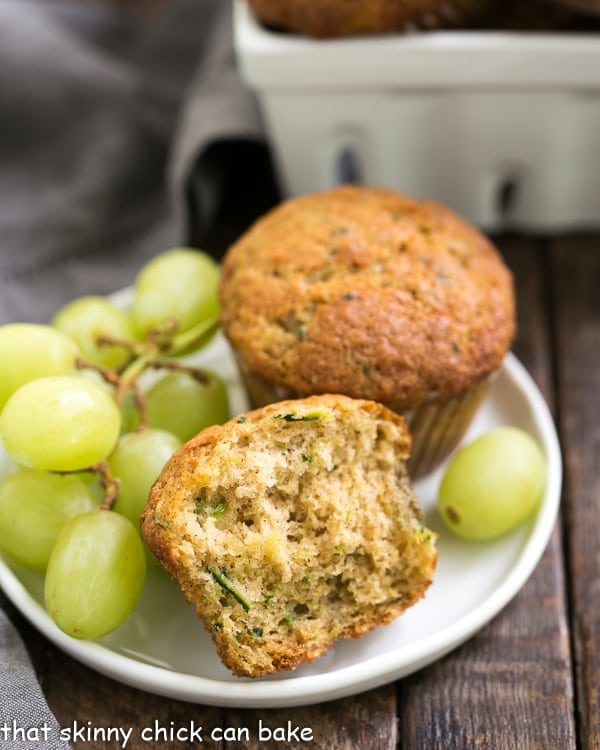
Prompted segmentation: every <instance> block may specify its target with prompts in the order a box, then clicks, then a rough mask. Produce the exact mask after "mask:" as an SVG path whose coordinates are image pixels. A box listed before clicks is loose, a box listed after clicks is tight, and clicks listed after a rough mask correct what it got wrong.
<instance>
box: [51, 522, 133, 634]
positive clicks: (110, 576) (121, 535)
mask: <svg viewBox="0 0 600 750" xmlns="http://www.w3.org/2000/svg"><path fill="white" fill-rule="evenodd" d="M145 573H146V556H145V554H144V547H143V544H142V540H141V537H140V535H139V534H138V532H137V531H136V530H135V528H134V527H133V525H132V524H131V522H130V521H128V520H127V519H126V518H124V517H123V516H121V515H119V514H118V513H113V512H112V511H109V510H100V509H95V510H92V511H88V512H87V513H83V514H81V515H79V516H77V517H75V518H73V519H72V520H71V521H69V522H68V523H67V524H66V525H65V526H64V527H63V529H62V531H61V532H60V534H59V537H58V539H57V541H56V544H55V545H54V549H53V550H52V554H51V555H50V561H49V562H48V568H47V570H46V580H45V586H44V598H45V603H46V609H47V611H48V613H49V615H50V616H51V617H52V619H53V620H54V622H55V623H56V624H57V625H58V627H59V628H61V630H64V632H65V633H68V634H69V635H71V636H73V637H74V638H80V639H84V640H91V639H94V638H100V637H101V636H103V635H106V634H107V633H110V632H111V631H112V630H114V629H115V628H117V627H118V626H119V625H121V624H122V623H123V622H124V621H125V620H126V619H127V618H128V617H129V615H130V614H131V612H132V611H133V609H134V607H135V605H136V604H137V602H138V599H139V597H140V594H141V592H142V588H143V585H144V578H145Z"/></svg>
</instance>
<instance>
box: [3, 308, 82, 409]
mask: <svg viewBox="0 0 600 750" xmlns="http://www.w3.org/2000/svg"><path fill="white" fill-rule="evenodd" d="M78 354H79V350H78V348H77V344H76V343H75V342H74V341H73V339H71V338H70V337H69V336H67V335H65V334H64V333H62V332H60V331H57V330H55V329H54V328H52V327H51V326H45V325H39V324H37V323H7V324H6V325H3V326H0V411H1V410H2V408H3V406H4V404H5V403H6V402H7V401H8V399H9V398H10V396H12V394H13V393H14V392H15V391H16V390H17V388H20V387H21V386H22V385H24V384H25V383H28V382H29V381H30V380H35V379H36V378H41V377H44V376H46V375H64V374H67V373H70V372H73V371H74V369H75V360H76V358H77V356H78Z"/></svg>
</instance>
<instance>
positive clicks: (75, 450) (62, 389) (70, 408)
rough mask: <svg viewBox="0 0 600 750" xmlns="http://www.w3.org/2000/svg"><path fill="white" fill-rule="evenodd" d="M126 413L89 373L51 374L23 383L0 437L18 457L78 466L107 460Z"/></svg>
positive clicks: (52, 467)
mask: <svg viewBox="0 0 600 750" xmlns="http://www.w3.org/2000/svg"><path fill="white" fill-rule="evenodd" d="M120 429H121V414H120V412H119V409H118V407H117V405H116V404H115V402H114V400H113V399H112V398H111V397H110V396H109V395H108V394H107V393H106V392H105V391H104V390H103V389H102V388H101V387H100V386H98V385H96V384H95V383H92V382H91V381H89V380H86V379H85V378H80V377H76V376H70V375H52V376H49V377H46V378H39V379H38V380H32V381H31V382H30V383H26V384H25V385H23V386H21V387H20V388H19V389H18V390H17V391H15V393H13V395H12V396H11V397H10V398H9V400H8V401H7V402H6V405H5V407H4V410H3V411H2V414H0V438H2V440H3V442H4V447H5V449H6V452H7V453H8V455H9V456H10V457H11V458H12V459H13V460H14V461H16V462H17V463H19V464H22V465H24V466H29V467H31V468H34V469H47V470H49V471H78V470H79V469H85V468H88V467H89V466H92V465H94V464H96V463H98V462H99V461H102V460H104V459H105V458H106V457H107V456H108V454H109V453H110V452H111V451H112V449H113V448H114V446H115V445H116V442H117V439H118V437H119V432H120Z"/></svg>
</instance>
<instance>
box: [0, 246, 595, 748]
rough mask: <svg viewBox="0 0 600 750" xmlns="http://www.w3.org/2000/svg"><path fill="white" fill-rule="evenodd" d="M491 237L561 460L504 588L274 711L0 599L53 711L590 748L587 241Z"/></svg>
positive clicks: (379, 738) (477, 743)
mask: <svg viewBox="0 0 600 750" xmlns="http://www.w3.org/2000/svg"><path fill="white" fill-rule="evenodd" d="M497 241H498V244H499V246H500V248H501V249H502V251H503V253H504V255H505V257H506V259H507V261H508V263H509V265H510V266H511V267H512V269H513V271H514V274H515V279H516V285H517V294H518V300H519V335H518V339H517V341H516V344H515V347H514V351H515V353H516V354H517V356H518V357H519V358H520V359H521V361H522V362H523V363H524V364H525V365H526V367H527V368H528V370H529V372H530V373H531V374H532V376H533V378H534V379H535V381H536V382H537V384H538V386H539V387H540V389H541V391H542V393H543V394H544V395H545V397H546V399H547V401H548V403H549V405H550V408H551V410H552V412H553V414H554V416H555V419H556V423H557V427H558V431H559V435H560V439H561V443H562V449H563V454H564V463H565V466H564V469H565V478H564V487H563V495H562V509H561V518H560V522H559V523H558V525H557V527H556V529H555V531H554V534H553V536H552V539H551V542H550V544H549V546H548V548H547V550H546V552H545V554H544V556H543V558H542V560H541V561H540V563H539V565H538V566H537V569H536V570H535V572H534V574H533V575H532V577H531V578H530V580H529V581H528V582H527V584H526V585H525V586H524V588H523V589H522V590H521V592H520V593H519V594H518V595H517V596H516V597H515V599H514V600H513V601H512V602H511V603H510V604H509V605H508V606H507V607H506V608H505V609H504V610H503V611H502V612H501V613H500V614H499V615H498V616H497V617H496V618H495V619H494V620H493V621H492V622H491V623H489V624H488V625H487V626H486V627H485V628H484V629H483V630H481V631H480V632H479V633H478V634H477V635H476V636H475V637H474V638H472V639H471V640H470V641H469V642H468V643H466V644H465V645H463V646H462V647H460V648H458V649H457V650H456V651H454V652H453V653H451V654H450V655H449V656H447V657H445V658H443V659H442V660H441V661H439V662H437V663H435V664H433V665H432V666H430V667H428V668H426V669H423V670H422V671H420V672H418V673H416V674H413V675H411V676H409V677H406V678H405V679H402V680H400V681H398V682H396V683H393V684H389V685H386V686H384V687H381V688H378V689H375V690H372V691H370V692H366V693H364V694H361V695H356V696H354V697H350V698H346V699H343V700H338V701H334V702H329V703H325V704H321V705H318V706H314V707H303V708H290V709H277V710H267V709H261V710H234V709H220V708H211V707H206V706H202V705H195V704H191V703H183V702H179V701H175V700H167V699H164V698H160V697H156V696H153V695H150V694H147V693H144V692H141V691H139V690H135V689H132V688H129V687H125V686H123V685H121V684H119V683H117V682H114V681H112V680H111V679H108V678H106V677H103V676H101V675H99V674H96V673H95V672H93V671H91V670H89V669H88V668H86V667H84V666H82V665H81V664H79V663H77V662H76V661H74V660H73V659H71V658H70V657H68V656H66V655H65V654H63V653H61V652H60V651H59V650H57V649H56V648H54V647H53V646H52V645H50V644H49V643H48V642H47V641H46V640H45V639H44V638H43V637H42V636H40V635H39V634H38V633H37V632H36V631H35V630H33V629H32V628H31V627H30V626H29V625H28V624H27V623H26V622H25V621H24V620H23V619H22V618H21V617H20V615H19V614H18V613H17V612H16V611H15V610H14V609H13V608H12V607H11V605H10V604H9V603H8V602H6V600H5V599H2V601H1V603H2V606H4V607H6V609H7V611H8V613H9V615H10V616H11V618H12V619H13V620H14V621H15V622H16V624H17V626H18V628H19V630H20V632H21V633H22V635H23V637H24V639H25V641H26V643H27V645H28V647H29V649H30V650H31V654H32V657H33V661H34V664H35V667H36V669H37V673H38V675H39V679H40V681H41V684H42V686H43V689H44V691H45V693H46V695H47V698H48V701H49V703H50V706H51V708H52V709H53V710H54V712H55V714H56V716H57V718H58V719H59V721H60V722H62V723H63V724H68V725H71V724H72V722H73V721H74V720H78V721H79V722H80V723H83V724H87V722H91V723H93V724H94V725H96V726H127V727H132V728H133V730H134V731H133V734H132V737H131V739H130V741H129V743H128V745H127V747H128V748H129V749H130V750H142V748H143V750H148V748H149V747H157V748H159V747H160V748H162V747H178V748H189V747H205V748H223V749H224V748H227V749H228V750H231V749H233V748H236V749H238V748H246V749H249V748H259V747H261V748H274V747H278V748H307V747H310V748H315V749H316V748H327V750H341V749H342V748H344V749H348V750H349V749H350V748H359V749H363V748H364V750H391V748H402V750H436V749H437V748H439V749H440V750H442V749H443V750H448V749H451V748H456V750H464V749H465V748H482V749H484V750H503V749H507V750H508V749H512V748H514V749H515V750H517V749H518V750H533V749H534V748H535V749H536V750H552V748H556V750H575V748H577V749H578V750H588V749H589V750H591V749H592V748H594V749H595V748H600V238H599V237H598V236H592V235H589V234H578V235H572V236H567V235H562V236H558V237H534V236H501V237H499V238H497ZM155 719H157V720H158V721H159V722H161V724H162V725H167V726H168V725H170V723H171V722H172V723H173V724H172V725H173V726H175V727H177V726H189V722H190V720H192V719H193V720H194V721H195V722H196V724H197V725H198V724H201V725H202V726H204V727H209V728H211V727H256V725H257V723H258V720H259V719H261V720H262V721H263V722H264V723H265V724H267V725H269V726H272V727H274V726H287V722H288V721H291V722H292V724H293V725H296V726H300V727H309V728H310V729H311V730H312V736H313V740H312V741H311V742H299V743H297V742H291V743H287V742H286V743H272V742H262V743H259V742H257V741H255V740H252V741H250V742H247V741H239V742H236V741H223V742H220V741H219V742H213V741H211V740H210V739H209V738H208V736H206V735H205V736H204V742H203V744H202V745H194V744H191V743H186V742H175V743H157V744H149V743H148V742H144V741H143V740H142V739H141V738H140V736H139V732H140V730H141V729H142V728H143V727H144V726H148V725H150V724H152V723H153V722H154V720H155ZM253 734H255V733H254V732H253ZM75 747H76V748H77V750H79V749H80V748H81V749H82V750H83V749H84V748H86V749H89V748H90V747H94V745H93V744H90V743H76V744H75ZM96 747H98V748H101V747H107V746H105V745H97V746H96ZM110 747H118V743H115V744H112V745H110Z"/></svg>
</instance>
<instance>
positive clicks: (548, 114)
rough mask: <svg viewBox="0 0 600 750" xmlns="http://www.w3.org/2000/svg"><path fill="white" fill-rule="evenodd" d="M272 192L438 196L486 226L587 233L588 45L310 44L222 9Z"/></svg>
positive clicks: (405, 38) (597, 111) (492, 36)
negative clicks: (251, 99) (262, 139)
mask: <svg viewBox="0 0 600 750" xmlns="http://www.w3.org/2000/svg"><path fill="white" fill-rule="evenodd" d="M234 35H235V49H236V54H237V60H238V65H239V69H240V71H241V74H242V76H243V78H244V80H245V81H246V82H247V84H248V85H249V86H250V87H251V88H252V89H253V90H254V91H255V92H256V95H257V98H258V102H259V105H260V107H261V111H262V114H263V117H264V121H265V126H266V128H267V132H268V134H269V138H270V143H271V147H272V151H273V155H274V159H275V165H276V169H277V171H278V175H279V179H280V184H281V189H282V191H283V193H284V194H286V195H297V194H300V193H305V192H311V191H314V190H321V189H326V188H328V187H331V186H333V185H335V184H338V183H340V182H348V181H354V182H363V183H366V184H379V185H388V186H390V187H395V188H397V189H399V190H401V191H403V192H406V193H409V194H412V195H413V196H415V197H421V198H433V199H437V200H441V201H443V202H445V203H447V204H448V205H450V206H451V207H452V208H454V209H455V210H456V211H457V212H459V213H461V214H462V215H463V216H465V217H466V218H468V219H470V220H471V221H473V222H474V223H476V224H478V225H480V226H482V227H483V228H485V229H487V230H503V229H513V228H518V229H525V230H527V229H532V230H542V231H545V230H548V231H556V230H567V229H581V228H584V229H587V228H597V227H598V226H599V225H600V37H599V36H598V35H597V34H591V33H569V34H566V33H565V34H557V33H552V34H550V33H543V34H542V33H531V32H522V33H518V32H495V31H484V32H476V31H439V32H428V33H418V32H414V33H410V34H395V35H385V36H378V37H357V38H348V39H334V40H326V41H323V40H313V39H308V38H305V37H302V36H299V35H295V34H286V33H278V32H276V31H271V30H268V29H266V28H264V27H262V26H261V25H260V24H259V23H258V22H257V21H256V19H255V18H254V16H253V15H252V12H251V11H250V9H249V8H248V7H247V5H246V3H245V1H244V0H235V4H234Z"/></svg>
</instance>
